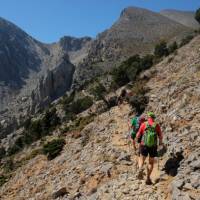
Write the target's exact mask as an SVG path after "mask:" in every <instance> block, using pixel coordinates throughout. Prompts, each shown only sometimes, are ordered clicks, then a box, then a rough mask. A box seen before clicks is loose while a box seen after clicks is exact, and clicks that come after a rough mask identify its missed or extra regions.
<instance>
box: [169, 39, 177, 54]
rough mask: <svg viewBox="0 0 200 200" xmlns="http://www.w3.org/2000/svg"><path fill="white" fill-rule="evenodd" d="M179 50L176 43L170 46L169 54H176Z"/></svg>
mask: <svg viewBox="0 0 200 200" xmlns="http://www.w3.org/2000/svg"><path fill="white" fill-rule="evenodd" d="M177 49H178V44H177V42H176V41H175V42H173V43H172V44H170V45H169V46H168V50H169V54H171V53H174V51H176V50H177Z"/></svg>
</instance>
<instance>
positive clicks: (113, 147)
mask: <svg viewBox="0 0 200 200" xmlns="http://www.w3.org/2000/svg"><path fill="white" fill-rule="evenodd" d="M143 75H145V77H146V78H149V80H148V82H147V86H148V87H149V89H150V91H149V92H148V94H147V95H148V96H149V98H150V102H149V104H148V107H147V108H146V111H148V110H152V111H154V112H155V113H156V115H157V121H158V122H160V124H161V127H162V130H163V133H164V141H165V143H166V144H167V146H168V152H167V153H166V154H165V156H164V157H162V159H160V161H159V163H158V162H157V164H156V165H155V168H154V172H153V174H152V179H153V182H154V184H153V185H152V186H146V185H145V182H144V180H142V181H139V180H137V179H136V172H137V164H136V160H137V158H136V156H135V155H134V151H133V149H132V147H131V145H130V146H129V145H128V141H127V139H126V135H127V134H126V133H127V131H128V127H127V120H128V119H129V117H130V116H129V115H130V113H131V109H130V107H129V106H128V105H122V106H121V107H114V108H112V109H111V110H110V111H108V112H105V113H103V114H101V115H99V116H97V117H96V118H95V119H94V121H93V122H91V123H90V124H88V125H87V126H86V127H85V128H84V129H83V130H82V131H81V132H68V133H66V134H64V135H63V136H64V137H65V140H66V145H65V148H64V149H63V151H62V153H61V155H60V156H58V157H57V158H55V159H54V160H51V161H48V160H47V159H46V157H45V156H43V155H38V156H36V157H35V158H34V159H31V160H30V161H29V162H28V163H27V164H25V165H24V166H22V167H21V168H18V170H17V171H16V172H15V175H14V176H13V178H11V179H10V181H9V182H7V183H6V184H5V185H4V186H3V187H2V188H1V189H0V196H1V198H2V199H6V200H9V199H37V200H39V199H53V198H56V197H57V199H74V200H75V199H80V200H81V199H91V200H92V199H101V200H104V199H105V200H109V199H144V200H146V199H152V200H156V199H162V200H165V199H166V200H169V199H173V200H182V199H187V200H193V199H195V200H199V199H200V198H199V197H200V178H199V174H200V163H199V159H200V149H199V142H200V140H199V139H200V137H199V128H200V127H199V117H200V116H199V115H200V110H199V100H200V93H199V92H200V90H199V76H200V36H198V37H196V38H195V39H193V40H192V42H191V43H190V44H188V45H186V46H184V47H182V48H180V49H179V50H178V51H177V53H175V54H174V55H170V56H169V57H167V58H166V59H164V60H163V61H162V62H161V63H160V64H158V65H156V66H155V67H153V68H152V69H150V70H149V71H146V72H144V74H143ZM143 75H141V77H144V76H143ZM52 137H56V136H52ZM49 139H51V138H49ZM38 146H40V143H39V142H38V143H37V144H35V145H32V147H29V148H28V149H25V150H24V152H22V153H20V154H19V155H18V156H16V157H15V159H17V160H20V159H21V158H22V157H24V156H27V154H29V153H30V152H31V149H32V148H33V147H34V148H38Z"/></svg>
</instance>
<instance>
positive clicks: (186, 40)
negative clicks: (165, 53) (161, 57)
mask: <svg viewBox="0 0 200 200" xmlns="http://www.w3.org/2000/svg"><path fill="white" fill-rule="evenodd" d="M193 38H194V36H193V35H188V36H186V37H185V38H183V39H182V40H181V43H180V45H179V47H182V46H184V45H186V44H188V43H189V42H190V41H191V40H192V39H193Z"/></svg>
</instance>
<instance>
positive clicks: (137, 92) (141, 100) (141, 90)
mask: <svg viewBox="0 0 200 200" xmlns="http://www.w3.org/2000/svg"><path fill="white" fill-rule="evenodd" d="M145 85H146V83H145V82H144V81H138V82H137V83H135V84H134V86H133V88H132V91H133V94H134V96H131V97H130V98H129V99H128V102H129V104H130V105H131V106H132V108H133V109H134V110H135V111H136V112H138V113H142V112H144V110H145V107H146V106H147V104H148V102H149V99H148V97H147V96H146V93H147V92H148V91H149V89H148V88H147V87H145Z"/></svg>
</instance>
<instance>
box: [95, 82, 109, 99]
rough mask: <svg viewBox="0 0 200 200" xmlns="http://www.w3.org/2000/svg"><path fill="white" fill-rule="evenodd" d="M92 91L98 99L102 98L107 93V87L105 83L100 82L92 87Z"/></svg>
mask: <svg viewBox="0 0 200 200" xmlns="http://www.w3.org/2000/svg"><path fill="white" fill-rule="evenodd" d="M91 93H92V94H93V95H94V96H95V99H96V100H101V99H103V97H104V95H105V93H106V88H105V87H104V86H103V84H101V83H99V82H98V83H97V85H95V86H94V87H93V88H92V89H91Z"/></svg>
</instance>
